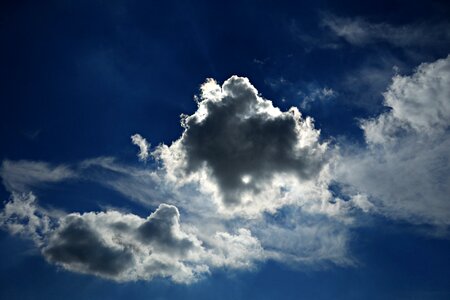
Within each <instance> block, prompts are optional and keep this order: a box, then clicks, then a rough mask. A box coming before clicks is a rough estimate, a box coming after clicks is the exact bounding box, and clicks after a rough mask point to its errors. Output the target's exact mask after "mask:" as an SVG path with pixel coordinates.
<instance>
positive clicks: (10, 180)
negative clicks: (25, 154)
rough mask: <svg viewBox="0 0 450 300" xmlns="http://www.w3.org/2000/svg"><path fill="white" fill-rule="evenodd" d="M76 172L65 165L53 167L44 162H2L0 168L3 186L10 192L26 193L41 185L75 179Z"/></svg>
mask: <svg viewBox="0 0 450 300" xmlns="http://www.w3.org/2000/svg"><path fill="white" fill-rule="evenodd" d="M76 176H77V174H76V172H75V171H74V170H72V169H71V168H70V167H69V166H67V165H58V166H54V165H51V164H49V163H46V162H40V161H29V160H19V161H10V160H4V161H3V162H2V165H1V167H0V177H2V180H3V185H4V186H5V188H6V189H7V190H8V191H10V192H27V191H30V190H31V189H32V188H36V187H38V186H41V185H45V184H50V183H56V182H60V181H64V180H67V179H71V178H75V177H76Z"/></svg>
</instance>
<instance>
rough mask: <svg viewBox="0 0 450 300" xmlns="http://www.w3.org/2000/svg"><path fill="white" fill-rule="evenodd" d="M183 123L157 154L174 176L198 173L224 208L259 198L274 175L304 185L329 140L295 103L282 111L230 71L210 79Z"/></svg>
mask: <svg viewBox="0 0 450 300" xmlns="http://www.w3.org/2000/svg"><path fill="white" fill-rule="evenodd" d="M182 125H183V127H184V129H185V130H184V132H183V134H182V136H181V137H180V139H178V140H177V141H175V142H174V143H173V144H172V145H171V146H170V147H169V146H165V145H162V146H160V147H159V148H158V149H157V150H156V152H155V156H157V157H158V158H160V159H161V161H162V162H163V164H164V166H165V168H166V169H167V172H168V173H169V175H171V178H173V179H175V180H178V179H179V178H185V177H190V178H197V179H199V178H201V180H199V181H200V183H201V184H202V185H204V186H206V185H209V186H208V188H210V189H212V190H214V191H215V192H216V195H217V197H218V198H220V200H221V204H223V205H224V206H225V207H228V208H236V207H239V206H241V207H244V208H245V206H247V204H244V203H247V202H254V201H258V197H260V196H261V195H262V194H263V191H267V190H268V189H271V187H272V185H273V183H274V180H275V178H276V176H277V175H279V176H286V177H289V176H291V177H293V178H295V179H297V181H298V184H300V185H302V184H308V182H310V181H312V180H315V179H317V177H319V174H320V173H321V171H322V170H323V168H324V165H326V163H327V157H326V151H327V144H326V143H321V142H320V141H319V135H320V131H319V130H316V129H315V128H314V124H313V120H312V119H311V118H309V117H306V118H303V117H302V115H301V113H300V112H299V111H298V109H297V108H295V107H292V108H291V109H290V110H289V111H285V112H282V111H280V110H279V109H278V108H277V107H274V106H273V104H272V102H271V101H270V100H266V99H263V98H262V97H261V96H260V95H259V94H258V91H257V90H256V89H255V88H254V87H253V86H252V85H251V83H250V82H249V80H248V79H247V78H243V77H237V76H232V77H231V78H229V79H228V80H226V81H225V82H224V83H223V85H222V86H220V85H218V84H217V83H216V82H215V81H214V80H212V79H209V80H208V81H207V82H206V83H205V84H203V85H202V87H201V95H200V97H199V99H198V109H197V111H196V112H195V113H194V114H192V115H189V116H187V115H185V116H183V118H182ZM202 174H203V175H202ZM205 174H206V175H205ZM206 181H207V182H206Z"/></svg>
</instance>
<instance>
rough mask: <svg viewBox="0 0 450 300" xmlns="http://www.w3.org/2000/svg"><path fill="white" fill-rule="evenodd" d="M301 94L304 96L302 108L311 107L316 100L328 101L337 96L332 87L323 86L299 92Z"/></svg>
mask: <svg viewBox="0 0 450 300" xmlns="http://www.w3.org/2000/svg"><path fill="white" fill-rule="evenodd" d="M298 94H299V95H301V96H303V100H302V103H301V104H300V107H301V108H302V109H309V107H310V106H311V104H312V103H313V102H316V101H326V100H330V99H333V98H335V97H336V96H337V92H336V91H334V90H333V89H332V88H328V87H323V88H310V90H309V91H308V92H306V93H303V92H299V93H298Z"/></svg>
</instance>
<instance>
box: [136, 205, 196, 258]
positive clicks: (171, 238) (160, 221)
mask: <svg viewBox="0 0 450 300" xmlns="http://www.w3.org/2000/svg"><path fill="white" fill-rule="evenodd" d="M179 219H180V214H179V213H178V209H177V208H176V207H175V206H172V205H166V204H163V205H161V206H160V207H159V209H158V210H157V211H156V212H155V213H153V214H152V215H151V216H150V217H149V218H148V219H147V220H146V221H145V222H144V223H143V224H142V225H141V226H139V228H138V229H137V230H138V237H139V239H141V240H142V241H143V242H144V243H149V244H150V243H151V244H153V245H154V247H155V248H156V249H158V250H161V251H166V252H170V253H181V254H182V253H185V252H186V251H188V250H189V249H191V248H193V247H194V243H193V241H192V240H190V239H189V238H188V237H180V236H177V235H176V232H174V230H176V228H178V227H179V226H180V225H179Z"/></svg>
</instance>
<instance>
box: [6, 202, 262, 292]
mask: <svg viewBox="0 0 450 300" xmlns="http://www.w3.org/2000/svg"><path fill="white" fill-rule="evenodd" d="M35 200H36V198H35V196H34V195H33V194H32V193H29V194H13V196H12V199H11V201H10V202H7V204H6V206H5V209H4V210H3V211H1V212H0V228H2V229H6V230H8V231H9V232H10V233H12V234H19V235H21V236H22V237H25V238H29V239H32V240H33V241H34V242H35V244H36V246H37V247H38V248H39V249H40V251H41V253H42V255H43V256H44V257H45V258H46V259H47V261H49V262H51V263H54V264H56V265H58V266H61V267H62V268H64V269H67V270H70V271H74V272H79V273H84V274H93V275H96V276H100V277H103V278H107V279H111V280H115V281H134V280H150V279H153V278H155V277H163V278H170V279H171V280H173V281H175V282H179V283H191V282H193V281H196V280H198V279H199V278H201V277H202V276H203V275H204V274H207V273H208V272H209V271H210V267H229V268H251V267H252V266H253V265H254V261H256V260H258V259H262V258H263V249H262V247H261V245H260V243H259V241H258V240H257V239H256V238H255V237H253V236H252V235H251V232H250V231H249V230H245V229H240V230H238V231H237V234H235V235H233V234H230V233H228V232H217V231H216V232H215V234H213V235H212V236H209V237H208V241H207V242H206V243H205V244H207V246H205V245H203V242H202V241H201V240H200V239H199V238H198V237H197V236H196V235H195V234H194V233H192V232H190V231H186V230H185V229H184V228H182V227H181V225H180V213H179V211H178V209H177V208H176V207H175V206H172V205H168V204H161V205H160V206H159V207H158V208H157V209H156V210H155V211H154V212H153V213H152V214H150V216H149V217H148V218H146V219H143V218H141V217H139V216H136V215H134V214H126V213H122V212H118V211H107V212H98V213H95V212H87V213H83V214H78V213H71V214H64V213H62V212H54V213H52V212H49V211H47V210H44V209H43V208H41V207H40V206H38V205H36V203H35ZM196 231H197V230H196Z"/></svg>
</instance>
